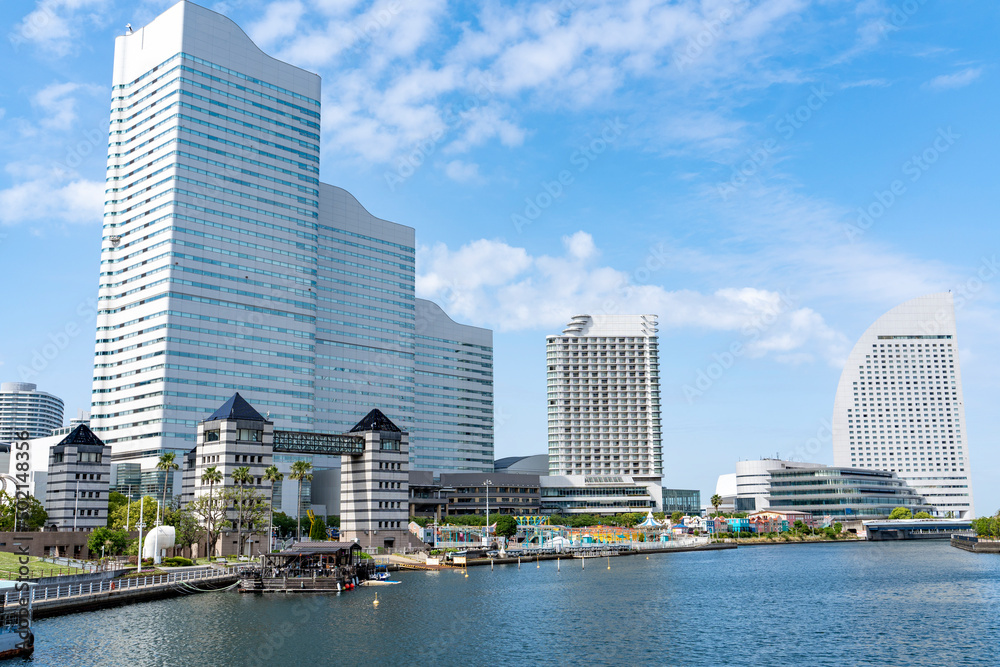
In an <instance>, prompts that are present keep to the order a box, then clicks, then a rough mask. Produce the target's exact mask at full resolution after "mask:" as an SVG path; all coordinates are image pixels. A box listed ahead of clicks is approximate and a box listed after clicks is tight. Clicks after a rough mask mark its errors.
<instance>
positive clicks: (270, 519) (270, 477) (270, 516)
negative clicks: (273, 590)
mask: <svg viewBox="0 0 1000 667" xmlns="http://www.w3.org/2000/svg"><path fill="white" fill-rule="evenodd" d="M284 478H285V475H284V474H283V473H281V472H279V471H278V467H277V466H275V465H269V466H268V467H266V468H264V479H266V480H267V481H268V482H270V483H271V507H270V509H269V510H268V513H267V552H268V553H271V549H272V548H273V546H274V545H273V544H272V542H271V533H272V532H274V483H275V482H280V481H281V480H283V479H284Z"/></svg>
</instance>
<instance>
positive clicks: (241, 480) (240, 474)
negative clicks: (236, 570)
mask: <svg viewBox="0 0 1000 667" xmlns="http://www.w3.org/2000/svg"><path fill="white" fill-rule="evenodd" d="M231 477H232V478H233V483H234V484H236V486H238V487H239V493H238V494H237V497H236V502H238V503H239V507H237V508H236V542H237V549H236V553H237V555H239V556H242V555H243V505H244V498H243V485H244V484H252V483H253V475H251V474H250V468H249V467H247V466H241V467H239V468H237V469H236V470H234V471H233V474H232V475H231Z"/></svg>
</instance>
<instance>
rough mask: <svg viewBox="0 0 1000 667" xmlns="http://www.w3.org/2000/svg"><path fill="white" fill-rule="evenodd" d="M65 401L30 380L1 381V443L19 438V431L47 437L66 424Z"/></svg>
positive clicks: (31, 435) (34, 436) (36, 436)
mask: <svg viewBox="0 0 1000 667" xmlns="http://www.w3.org/2000/svg"><path fill="white" fill-rule="evenodd" d="M62 422H63V401H62V399H61V398H59V397H57V396H53V395H52V394H49V393H47V392H44V391H38V386H37V385H34V384H32V383H30V382H4V383H2V384H0V443H10V442H13V441H14V440H16V439H17V438H15V437H14V434H15V433H21V432H23V431H27V432H28V434H29V435H28V437H29V438H44V437H45V436H49V435H52V432H53V431H55V430H56V429H57V428H59V427H60V426H62Z"/></svg>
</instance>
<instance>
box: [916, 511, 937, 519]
mask: <svg viewBox="0 0 1000 667" xmlns="http://www.w3.org/2000/svg"><path fill="white" fill-rule="evenodd" d="M913 518H914V519H933V518H934V517H932V516H931V515H930V512H917V513H916V514H914V515H913Z"/></svg>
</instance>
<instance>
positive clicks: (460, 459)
mask: <svg viewBox="0 0 1000 667" xmlns="http://www.w3.org/2000/svg"><path fill="white" fill-rule="evenodd" d="M320 98H321V96H320V77H319V76H318V75H316V74H313V73H311V72H307V71H305V70H302V69H299V68H297V67H294V66H292V65H290V64H288V63H285V62H281V61H279V60H276V59H274V58H271V57H270V56H268V55H266V54H265V53H263V52H261V51H260V50H259V49H258V48H257V47H256V46H255V45H254V44H253V42H252V41H251V40H250V39H249V38H248V37H247V36H246V35H245V34H244V33H243V31H242V30H241V29H240V28H239V27H238V26H237V25H236V24H234V23H233V22H232V21H230V20H229V19H227V18H225V17H224V16H222V15H220V14H217V13H215V12H212V11H210V10H207V9H205V8H203V7H200V6H198V5H194V4H191V3H189V2H179V3H177V4H176V5H174V6H172V7H171V8H170V9H168V10H167V11H166V12H164V13H163V14H162V15H160V16H159V17H158V18H156V19H155V20H153V21H152V22H151V23H150V24H149V25H147V26H145V27H142V28H138V29H136V30H135V31H134V32H130V33H129V34H127V35H124V36H121V37H118V38H117V40H116V43H115V66H114V79H113V99H112V104H111V134H110V150H109V156H108V172H107V196H106V205H105V212H104V234H103V248H102V253H101V277H100V312H99V315H98V322H97V345H96V356H95V367H94V383H93V405H92V413H93V415H92V426H93V428H94V431H95V432H96V433H97V434H98V435H99V436H100V437H101V438H102V439H103V440H104V442H106V443H108V444H109V445H111V447H112V448H113V457H114V462H115V463H120V462H126V461H127V462H138V463H141V464H142V468H143V470H149V469H151V468H152V467H153V466H154V465H155V463H156V460H157V459H158V458H159V456H160V455H161V454H162V453H164V452H165V451H174V452H177V453H178V458H180V455H181V454H182V453H183V452H186V451H188V450H190V449H191V448H192V447H193V446H194V444H195V434H196V427H197V424H198V422H199V421H201V420H203V419H205V418H206V417H207V416H208V415H209V414H210V413H211V412H212V411H213V410H214V409H215V408H217V407H218V406H219V405H220V404H222V403H223V402H224V401H226V400H227V399H228V398H229V397H230V396H232V395H233V393H234V392H236V391H239V392H240V393H241V394H242V395H243V397H244V398H246V400H247V401H249V402H250V403H251V404H252V405H253V406H254V407H255V408H257V409H258V410H260V411H261V412H262V413H266V414H267V415H268V418H269V419H270V420H271V421H273V422H274V424H275V428H276V429H279V430H300V431H318V432H329V433H342V432H346V431H348V430H349V429H350V428H351V427H352V426H353V425H354V424H356V423H357V422H358V420H359V419H361V418H362V417H363V416H364V415H365V414H367V413H368V412H369V411H370V410H371V409H372V408H379V409H380V410H382V411H383V412H384V413H385V414H386V415H387V416H389V418H390V419H392V420H393V421H394V422H395V423H396V424H398V425H399V426H400V428H402V429H404V430H407V431H409V432H410V450H409V451H410V466H411V468H413V469H423V470H448V471H492V469H493V468H492V466H493V340H492V332H490V331H488V330H485V329H479V328H476V327H470V326H465V325H461V324H456V323H454V322H452V321H451V320H450V319H449V318H448V317H447V315H445V314H444V312H443V311H442V310H441V309H440V308H438V307H437V306H435V305H434V304H431V303H429V302H425V301H421V300H419V299H416V298H415V295H414V261H415V250H414V248H415V234H414V230H413V229H412V228H411V227H406V226H403V225H398V224H395V223H392V222H388V221H385V220H381V219H379V218H376V217H374V216H372V215H371V214H369V213H368V211H366V210H365V209H364V207H362V206H361V204H360V203H358V201H357V200H356V199H355V198H354V197H353V196H351V195H350V194H349V193H348V192H346V191H344V190H342V189H340V188H337V187H334V186H331V185H326V184H323V183H321V182H320V181H319V166H320ZM178 488H179V487H178Z"/></svg>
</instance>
